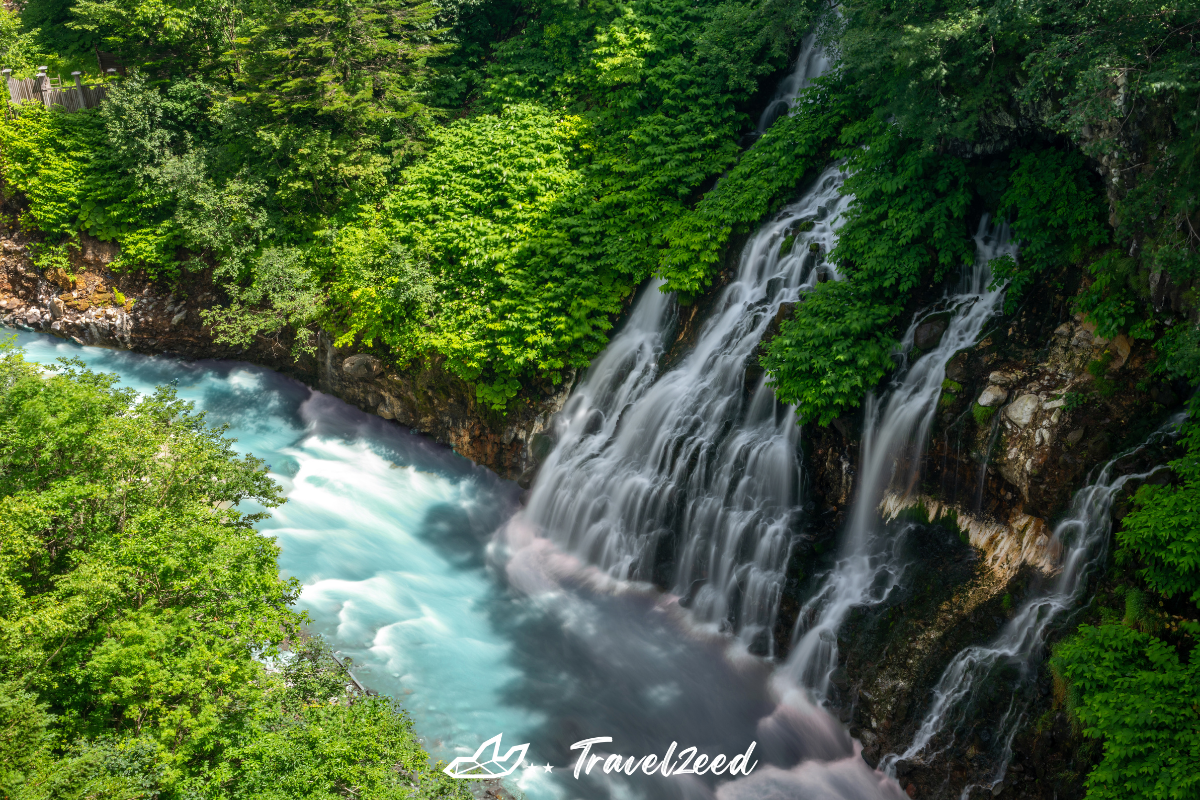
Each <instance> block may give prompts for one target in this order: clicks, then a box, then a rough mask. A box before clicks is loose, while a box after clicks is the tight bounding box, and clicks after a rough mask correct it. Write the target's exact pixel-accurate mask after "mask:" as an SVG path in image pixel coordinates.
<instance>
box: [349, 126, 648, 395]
mask: <svg viewBox="0 0 1200 800" xmlns="http://www.w3.org/2000/svg"><path fill="white" fill-rule="evenodd" d="M579 137H580V121H579V119H578V118H573V117H565V118H564V117H556V116H554V115H552V114H550V113H548V112H547V111H546V110H544V109H542V108H540V107H538V106H535V105H528V104H526V105H519V106H512V107H510V108H507V109H505V110H504V112H503V113H501V114H497V115H482V116H479V117H474V118H471V119H466V120H461V121H459V122H456V123H453V124H451V125H450V126H448V127H447V128H445V129H444V130H442V131H440V132H438V133H437V135H436V136H435V145H434V147H433V149H432V150H431V152H430V154H429V157H428V158H427V159H425V160H424V161H422V162H420V163H419V164H416V165H415V166H413V167H411V168H410V169H408V170H407V171H406V172H405V173H404V184H403V185H402V186H401V187H400V188H399V189H398V190H397V191H396V192H395V193H393V194H392V195H391V197H389V198H388V200H387V201H386V203H385V205H384V213H383V215H382V217H381V218H376V217H372V216H369V215H368V216H364V217H363V218H362V221H361V222H360V223H358V224H356V225H355V226H353V227H350V228H346V229H344V230H343V231H341V232H339V234H338V238H337V241H336V243H335V245H334V256H333V261H334V269H335V271H336V274H337V278H335V283H334V285H335V290H334V291H335V294H336V296H338V297H340V298H345V299H344V302H345V303H346V307H347V308H348V309H349V314H348V316H347V317H346V319H345V328H344V332H343V334H342V339H341V341H351V340H352V339H353V338H354V337H355V336H363V337H365V338H367V339H368V340H372V339H374V338H375V337H379V338H381V339H382V340H383V342H384V343H385V344H387V345H388V346H389V347H391V348H393V349H394V350H395V351H396V355H397V357H398V358H400V359H409V358H413V357H416V356H418V355H421V354H424V353H426V352H430V351H433V352H439V353H442V354H444V355H445V356H447V357H448V358H449V361H448V367H449V369H450V370H451V371H452V372H454V373H455V374H457V375H459V376H460V377H462V378H463V379H465V380H468V381H471V382H478V383H480V384H492V383H494V382H495V381H497V380H498V379H499V380H502V381H503V382H504V386H505V387H507V386H508V383H509V381H510V380H512V379H513V378H514V377H515V376H518V375H527V374H529V373H531V372H534V371H546V372H552V373H553V372H556V371H558V370H560V369H562V368H563V366H564V365H565V362H564V355H565V353H564V351H566V350H568V349H569V348H572V347H574V346H576V345H577V344H578V342H579V340H580V339H588V338H589V337H594V336H595V332H596V331H597V330H599V331H603V330H606V329H607V327H608V325H609V322H608V315H609V314H612V313H614V312H615V311H616V310H617V309H618V308H619V302H620V298H621V297H622V296H624V294H626V293H627V292H628V291H629V290H630V284H629V283H628V282H626V281H622V280H620V279H619V278H618V277H617V276H613V275H611V274H610V273H606V272H604V271H599V270H595V269H594V268H593V270H587V269H586V268H581V269H571V268H569V267H568V265H567V264H564V263H563V262H565V261H568V259H569V256H570V251H571V249H572V245H571V241H570V238H569V236H568V235H567V234H566V233H564V232H563V231H562V230H561V228H559V227H558V223H559V220H558V212H559V211H560V210H561V209H562V208H563V207H564V203H565V202H566V199H565V198H567V197H570V196H573V194H574V193H576V192H577V191H578V189H579V186H580V183H581V180H582V176H581V175H580V174H579V172H578V171H577V170H576V169H574V168H573V158H574V150H575V147H576V145H577V142H578V139H579ZM377 225H382V226H383V227H382V228H381V229H380V232H379V233H378V234H376V233H374V232H373V231H372V228H373V227H374V226H377ZM397 246H399V247H401V248H402V249H401V250H397V249H395V248H396V247H397ZM410 254H411V255H410ZM425 264H427V265H429V267H425V266H423V265H425ZM589 296H590V297H589ZM581 299H592V300H598V301H599V302H598V303H597V306H596V307H594V308H590V309H588V308H584V309H579V308H578V307H576V306H574V303H576V302H577V301H579V300H581ZM597 311H598V312H599V313H596V312H597ZM590 352H595V347H594V345H593V346H592V349H591V350H590ZM513 395H515V391H513V392H511V393H506V394H505V395H504V396H503V397H498V396H495V395H493V396H490V397H489V398H488V402H489V403H490V404H492V405H496V406H503V405H504V402H505V401H506V400H507V397H511V396H513ZM481 399H482V395H481Z"/></svg>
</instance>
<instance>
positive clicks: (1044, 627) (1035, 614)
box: [880, 415, 1183, 800]
mask: <svg viewBox="0 0 1200 800" xmlns="http://www.w3.org/2000/svg"><path fill="white" fill-rule="evenodd" d="M1182 421H1183V415H1179V416H1177V417H1176V418H1173V419H1172V420H1170V421H1169V422H1168V423H1167V424H1166V425H1164V426H1163V428H1161V429H1159V431H1157V432H1156V433H1155V434H1154V435H1153V436H1152V437H1151V441H1155V440H1157V439H1162V438H1165V437H1166V436H1167V435H1169V434H1170V433H1171V432H1173V431H1174V430H1175V429H1176V428H1178V426H1179V424H1180V423H1181V422H1182ZM1144 447H1145V445H1142V446H1140V447H1138V448H1136V449H1135V450H1134V451H1132V452H1127V453H1122V454H1121V455H1119V456H1117V457H1116V458H1114V459H1112V460H1111V461H1109V462H1108V463H1107V464H1105V465H1104V466H1103V468H1101V470H1100V473H1099V475H1098V476H1097V478H1096V480H1095V482H1094V483H1092V484H1090V485H1088V486H1085V487H1084V488H1082V489H1080V490H1079V491H1078V492H1076V494H1075V497H1074V498H1073V499H1072V501H1071V508H1070V511H1069V512H1068V514H1067V516H1066V518H1064V519H1063V520H1062V521H1061V522H1060V523H1058V525H1057V526H1055V528H1054V534H1053V537H1052V540H1051V541H1052V544H1051V548H1052V551H1053V550H1059V551H1060V552H1061V553H1062V557H1061V560H1060V565H1059V572H1058V575H1057V577H1056V578H1055V579H1054V581H1053V582H1052V583H1051V584H1050V585H1049V587H1048V588H1047V590H1046V591H1044V592H1041V593H1039V594H1037V595H1036V596H1035V597H1033V598H1031V599H1030V600H1028V601H1026V603H1025V604H1024V605H1023V606H1022V607H1021V608H1020V610H1018V611H1017V613H1016V614H1014V615H1013V617H1012V618H1011V619H1010V620H1009V621H1008V622H1007V623H1006V624H1005V625H1004V627H1003V628H1002V629H1001V631H1000V633H999V635H998V636H997V637H996V638H995V640H994V641H992V642H991V643H989V644H987V645H978V646H973V647H968V648H966V649H964V650H962V651H961V652H959V654H958V655H956V656H955V657H954V660H953V661H951V662H950V664H949V665H948V666H947V667H946V669H945V671H944V672H943V673H942V677H941V678H940V679H939V680H938V683H937V685H936V686H935V687H934V690H933V703H932V705H931V706H930V708H929V711H928V712H926V714H925V718H924V719H923V720H922V722H921V726H920V728H919V729H918V731H917V733H916V735H915V736H914V737H913V741H912V743H911V744H910V745H909V746H908V748H907V749H906V750H905V751H904V752H903V753H898V754H895V753H894V754H891V755H888V756H886V757H885V758H884V759H883V760H882V761H881V763H880V768H881V769H884V770H886V771H887V772H888V773H889V774H894V773H895V768H896V764H897V762H899V761H910V760H914V759H919V760H923V761H930V760H932V759H933V758H934V757H935V756H937V754H938V753H940V752H942V751H944V750H946V749H947V748H949V747H950V746H952V745H953V744H954V732H955V729H956V728H957V727H958V726H959V725H960V724H961V723H963V722H964V721H965V712H966V708H965V707H966V705H967V704H968V701H969V700H970V698H971V695H972V693H973V692H974V691H975V690H976V689H977V688H978V687H979V685H980V684H981V683H982V682H983V681H984V680H985V679H986V678H987V677H988V676H989V674H991V673H992V671H993V669H994V668H995V667H996V666H997V665H998V664H1014V665H1016V666H1017V667H1018V669H1019V670H1020V673H1021V677H1022V678H1023V679H1024V681H1023V682H1025V683H1028V681H1029V679H1030V678H1032V677H1034V675H1033V674H1031V673H1033V671H1034V669H1035V667H1036V664H1037V663H1038V661H1039V660H1040V658H1041V656H1042V655H1043V650H1044V645H1045V641H1046V635H1047V633H1048V632H1049V630H1050V628H1051V626H1052V625H1054V624H1055V623H1056V622H1057V621H1059V619H1060V617H1061V616H1062V615H1063V614H1065V613H1067V612H1070V611H1071V610H1072V609H1074V608H1076V607H1077V605H1078V603H1079V602H1080V600H1082V599H1083V593H1084V590H1085V589H1086V588H1087V578H1088V575H1089V574H1090V573H1091V572H1092V570H1093V569H1095V568H1096V567H1097V566H1098V565H1099V564H1101V563H1103V561H1104V558H1105V554H1106V552H1107V546H1108V540H1109V535H1110V534H1111V533H1112V525H1113V520H1112V504H1113V500H1114V498H1115V497H1116V496H1117V495H1118V494H1119V493H1120V492H1121V490H1122V489H1124V488H1125V485H1126V484H1128V483H1129V482H1131V481H1133V482H1137V481H1143V480H1145V479H1146V478H1148V477H1150V476H1151V475H1152V474H1153V473H1154V472H1156V471H1158V470H1159V469H1162V467H1155V468H1153V469H1151V470H1148V471H1146V472H1140V473H1128V474H1121V473H1120V472H1119V470H1118V467H1119V465H1120V463H1121V462H1123V461H1127V460H1128V458H1129V457H1130V456H1131V455H1134V454H1136V453H1138V452H1140V451H1141V450H1142V449H1143V448H1144ZM1027 705H1028V699H1027V698H1025V699H1022V698H1019V697H1017V696H1016V695H1014V697H1013V702H1012V703H1011V704H1010V706H1009V709H1008V711H1007V712H1006V713H1005V715H1004V717H1003V718H1002V719H1001V720H999V722H998V723H997V725H996V728H997V734H996V735H997V737H998V739H999V741H1001V742H1002V751H1001V753H1000V760H999V763H998V764H997V767H996V770H995V772H994V773H993V775H992V777H991V780H990V782H988V783H985V784H979V785H970V786H967V787H965V788H964V789H963V793H962V797H963V798H964V800H965V799H966V798H967V797H969V796H970V794H971V791H972V790H974V789H978V788H983V789H991V788H992V787H993V786H995V785H997V784H999V783H1000V782H1002V781H1003V780H1004V776H1005V773H1006V771H1007V769H1008V765H1009V762H1010V760H1011V758H1012V750H1011V747H1012V738H1013V736H1014V735H1015V734H1016V732H1017V730H1018V728H1019V727H1020V723H1021V721H1022V719H1023V716H1024V711H1025V708H1026V707H1027ZM947 732H948V733H947ZM943 733H946V734H947V735H946V737H943V740H941V741H939V742H938V743H937V745H940V746H935V745H934V742H935V738H937V737H939V736H940V735H941V734H943Z"/></svg>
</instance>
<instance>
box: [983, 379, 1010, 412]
mask: <svg viewBox="0 0 1200 800" xmlns="http://www.w3.org/2000/svg"><path fill="white" fill-rule="evenodd" d="M1007 399H1008V392H1007V391H1006V390H1004V389H1001V388H1000V387H999V386H995V385H992V386H989V387H987V388H986V389H984V390H983V394H981V395H979V400H978V401H977V402H978V403H979V405H981V406H987V407H989V408H990V407H991V406H998V405H1000V404H1001V403H1003V402H1004V401H1005V400H1007Z"/></svg>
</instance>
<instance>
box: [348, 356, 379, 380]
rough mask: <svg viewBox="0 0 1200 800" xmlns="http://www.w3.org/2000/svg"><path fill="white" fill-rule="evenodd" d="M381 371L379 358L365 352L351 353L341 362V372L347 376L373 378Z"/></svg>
mask: <svg viewBox="0 0 1200 800" xmlns="http://www.w3.org/2000/svg"><path fill="white" fill-rule="evenodd" d="M382 371H383V364H382V363H381V362H380V360H379V359H378V358H376V357H375V356H369V355H367V354H365V353H358V354H356V355H352V356H350V357H349V358H347V359H346V360H345V361H343V362H342V372H344V373H346V376H347V377H349V378H359V379H363V378H373V377H375V376H376V375H378V374H379V373H380V372H382Z"/></svg>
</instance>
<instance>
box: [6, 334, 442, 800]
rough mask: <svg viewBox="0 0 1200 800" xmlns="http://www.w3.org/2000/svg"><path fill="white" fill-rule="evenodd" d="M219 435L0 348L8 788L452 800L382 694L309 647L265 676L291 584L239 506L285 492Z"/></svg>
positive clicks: (187, 416) (110, 382) (43, 793)
mask: <svg viewBox="0 0 1200 800" xmlns="http://www.w3.org/2000/svg"><path fill="white" fill-rule="evenodd" d="M232 444H233V443H232V442H231V441H230V440H229V439H226V438H225V437H224V435H223V431H222V430H220V429H213V428H210V427H208V426H206V425H205V423H204V419H203V416H202V415H198V414H194V413H193V412H192V410H191V407H190V406H189V405H188V404H186V403H183V402H181V401H179V400H178V399H177V398H176V397H175V396H174V393H173V391H172V390H170V389H160V390H159V391H158V392H157V393H156V394H154V395H152V396H150V397H145V398H139V397H138V395H137V394H136V393H135V392H133V391H132V390H125V389H119V388H116V386H115V376H107V375H98V374H95V373H91V372H87V371H86V370H83V369H81V368H80V367H79V366H78V365H76V364H71V363H66V364H64V365H63V366H61V367H59V368H58V369H57V370H56V371H55V372H53V373H51V374H49V375H47V374H45V373H43V371H42V370H41V369H39V368H37V367H35V366H33V365H30V364H27V363H25V362H24V361H23V360H22V359H21V357H20V355H19V353H17V352H15V351H13V350H12V348H11V346H10V345H7V344H5V345H4V346H3V347H0V788H2V790H3V791H4V792H5V795H6V796H8V797H13V798H31V799H32V798H43V797H51V796H53V797H59V796H62V797H85V796H92V797H99V796H103V797H127V798H134V797H163V798H183V797H188V796H204V797H214V798H235V797H259V796H263V794H262V792H263V791H265V789H264V788H263V787H266V786H268V785H274V786H275V787H276V789H275V791H280V789H279V787H280V786H288V787H291V789H292V790H294V791H292V793H291V794H281V795H276V796H304V797H322V798H325V797H331V796H334V793H335V792H337V791H341V790H343V789H346V788H354V787H356V786H357V787H362V788H370V789H371V790H372V791H375V792H376V793H375V794H374V795H370V796H380V797H391V796H395V797H400V796H412V795H410V794H409V792H410V791H411V789H410V787H409V784H411V783H413V782H416V783H419V784H420V786H421V787H422V788H421V791H420V792H418V793H417V795H416V796H419V797H448V796H455V797H463V796H464V795H463V794H462V790H460V789H458V788H457V787H454V786H448V785H447V784H446V782H445V781H444V780H443V779H442V778H441V777H439V776H437V775H436V774H433V770H432V769H431V768H430V767H429V765H428V763H427V756H426V755H425V754H424V752H423V751H421V749H420V747H419V746H418V745H417V743H416V740H415V737H414V735H413V733H412V731H411V726H410V723H409V722H408V720H407V719H406V718H405V717H403V716H402V715H400V714H398V713H397V712H396V710H395V709H394V708H393V707H392V706H391V705H390V704H389V703H388V702H386V701H382V700H376V699H358V700H356V699H355V698H353V697H350V696H347V695H345V694H344V693H343V692H342V691H341V690H340V686H341V685H343V684H344V682H345V675H344V671H343V670H342V668H341V667H340V666H339V665H337V663H336V662H335V661H334V660H333V659H332V657H331V656H329V655H328V651H327V650H326V649H324V645H323V644H322V643H320V642H319V640H314V641H313V642H311V643H309V644H307V645H305V646H304V647H303V648H301V652H300V654H299V655H296V656H293V657H292V658H291V661H290V662H286V663H287V666H285V668H284V670H283V674H282V675H278V674H273V673H271V672H269V671H267V669H266V668H265V666H264V663H263V661H262V659H270V658H273V657H279V647H280V645H281V644H282V643H283V642H284V641H285V639H286V640H289V641H292V642H297V641H300V639H301V638H302V631H301V628H300V626H301V624H302V623H303V617H302V616H301V615H300V614H297V613H296V612H295V611H294V610H293V609H292V607H291V603H292V601H293V600H294V599H295V597H296V596H297V593H298V588H299V587H298V584H297V583H296V582H295V581H294V580H285V579H283V578H282V577H281V576H280V575H279V569H278V565H277V563H276V556H277V553H278V549H277V547H276V546H275V544H274V542H273V541H272V540H271V539H269V538H267V537H264V536H262V535H260V534H259V533H258V532H257V531H256V530H255V528H254V526H253V523H254V522H255V521H257V520H258V519H260V518H261V517H262V516H265V515H263V514H246V513H242V512H240V511H238V510H237V508H236V506H237V504H239V503H240V502H242V501H251V502H253V503H255V504H256V505H258V506H260V507H266V508H272V507H275V506H277V505H279V504H280V503H281V502H282V498H281V497H280V495H279V490H278V487H277V486H276V485H275V484H274V483H273V482H272V481H271V480H270V478H269V477H268V476H267V473H266V470H265V468H264V466H263V465H262V464H261V463H260V462H259V461H257V460H256V459H254V458H253V457H249V456H238V455H237V454H236V453H235V452H234V451H233V448H232ZM305 665H307V666H305ZM289 677H290V678H292V679H289ZM335 689H336V691H335ZM331 697H333V698H335V699H336V700H337V704H336V705H331V704H330V698H331ZM51 710H52V711H53V716H51V714H50V711H51ZM397 764H399V765H401V766H402V768H403V770H404V773H405V775H401V774H400V773H399V772H396V771H395V769H394V767H395V765H397ZM405 776H407V777H405ZM401 778H404V780H403V781H401ZM297 782H299V783H297ZM401 789H403V791H404V792H405V794H403V795H401V794H400V793H399V792H400V791H401ZM355 791H356V792H357V791H359V790H358V789H355Z"/></svg>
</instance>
